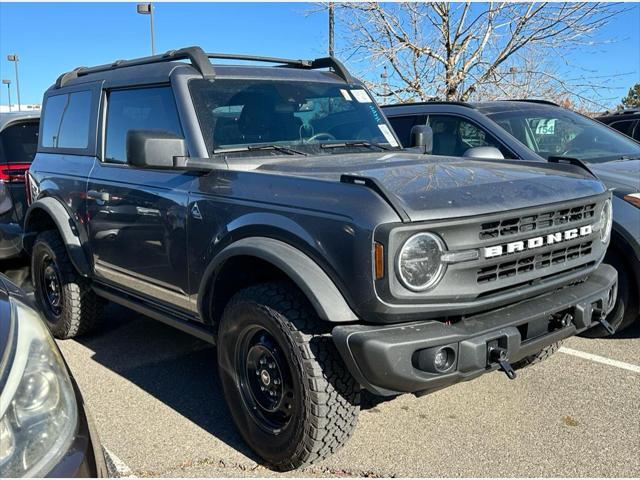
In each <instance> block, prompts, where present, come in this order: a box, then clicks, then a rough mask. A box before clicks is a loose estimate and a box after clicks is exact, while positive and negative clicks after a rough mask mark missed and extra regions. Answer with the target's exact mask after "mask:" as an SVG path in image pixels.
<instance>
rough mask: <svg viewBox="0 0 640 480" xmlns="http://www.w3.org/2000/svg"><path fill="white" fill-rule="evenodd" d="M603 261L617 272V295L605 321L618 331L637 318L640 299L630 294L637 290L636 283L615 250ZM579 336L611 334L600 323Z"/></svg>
mask: <svg viewBox="0 0 640 480" xmlns="http://www.w3.org/2000/svg"><path fill="white" fill-rule="evenodd" d="M604 263H608V264H609V265H611V266H612V267H613V268H615V269H616V270H617V272H618V297H617V298H616V303H615V305H614V306H613V309H612V310H611V313H609V315H607V322H609V323H610V324H611V326H613V327H614V328H615V329H616V333H619V332H622V331H623V330H624V329H625V328H627V327H630V326H631V325H632V324H633V323H634V322H636V321H638V320H639V313H640V301H639V299H638V297H637V296H636V295H633V294H632V292H637V291H638V285H636V282H635V279H634V278H633V277H632V276H631V275H630V273H629V271H628V268H629V267H628V266H627V264H625V260H624V258H623V257H622V256H621V255H620V254H619V253H617V251H615V253H611V254H607V256H606V257H605V259H604ZM580 336H582V337H587V338H604V337H609V336H611V334H610V333H609V331H608V330H607V329H606V328H604V327H603V326H602V325H598V326H596V327H593V328H590V329H589V330H587V331H585V332H582V333H581V334H580Z"/></svg>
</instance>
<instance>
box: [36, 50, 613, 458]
mask: <svg viewBox="0 0 640 480" xmlns="http://www.w3.org/2000/svg"><path fill="white" fill-rule="evenodd" d="M210 59H233V60H249V61H253V62H254V63H257V62H262V63H268V62H270V63H274V64H275V66H271V67H265V66H256V65H218V64H213V63H212V62H211V61H210ZM185 60H187V61H188V62H185ZM327 69H328V70H327ZM43 104H44V111H43V119H42V122H41V134H40V145H39V148H38V153H37V155H36V159H35V161H34V163H33V165H32V167H31V170H30V172H29V189H30V195H31V199H32V202H33V203H32V204H31V206H30V208H29V211H28V213H27V218H26V230H27V237H26V238H25V247H26V248H27V249H28V251H29V252H30V253H31V254H32V275H33V279H34V282H35V288H36V298H37V300H38V302H39V304H40V306H41V308H42V310H43V312H44V314H45V316H46V318H47V320H48V322H49V326H50V328H51V329H52V331H53V332H54V334H55V335H56V336H57V337H59V338H69V337H73V336H76V335H79V334H82V333H85V332H87V331H89V330H90V329H91V328H92V327H93V326H94V325H95V324H96V322H97V321H98V318H99V313H100V310H101V307H102V305H103V302H104V300H111V301H114V302H117V303H119V304H122V305H125V306H127V307H130V308H132V309H134V310H136V311H138V312H141V313H143V314H145V315H149V316H151V317H153V318H156V319H158V320H160V321H162V322H165V323H168V324H170V325H173V326H175V327H177V328H179V329H181V330H183V331H186V332H189V333H191V334H193V335H195V336H197V337H199V338H202V339H204V340H206V341H209V342H211V343H215V344H216V345H217V356H218V369H219V373H220V379H221V383H222V388H223V390H224V394H225V397H226V400H227V402H228V405H229V409H230V410H231V414H232V417H233V419H234V421H235V423H236V425H237V427H238V429H239V431H240V433H241V434H242V436H243V437H244V439H245V440H246V441H247V443H248V444H249V445H250V446H251V448H252V449H253V450H254V451H255V452H257V453H258V454H259V455H260V456H261V457H262V458H263V459H264V460H265V462H266V463H267V464H268V465H270V466H271V467H272V468H275V469H280V470H287V469H292V468H296V467H299V466H301V465H304V464H307V463H310V462H313V461H316V460H319V459H322V458H324V457H327V456H328V455H330V454H331V453H333V452H335V451H336V450H337V449H338V448H340V446H341V445H343V444H344V443H345V442H346V440H347V439H348V438H349V437H350V435H351V433H352V431H353V428H354V427H355V425H356V421H357V416H358V412H359V403H360V390H361V388H362V387H364V388H366V389H367V390H369V391H371V392H373V393H375V394H378V395H383V396H393V395H397V394H398V393H402V392H413V393H416V394H421V393H426V392H429V391H433V390H436V389H439V388H442V387H446V386H449V385H452V384H454V383H456V382H460V381H465V380H470V379H472V378H475V377H477V376H479V375H481V374H483V373H486V372H490V371H493V370H497V369H499V368H501V369H502V370H504V371H505V372H506V373H507V374H508V375H509V376H510V377H512V378H513V377H515V375H516V374H515V372H514V368H520V367H522V366H525V365H528V364H530V363H532V362H535V361H538V360H540V359H542V358H545V357H546V356H548V355H549V354H550V353H552V352H553V351H554V350H555V349H556V348H557V345H558V342H560V341H561V340H562V339H564V338H566V337H569V336H571V335H574V334H575V333H577V332H581V331H583V330H585V329H587V328H589V327H591V326H592V325H594V324H597V323H598V322H602V321H604V319H605V316H606V314H607V313H608V311H609V310H610V309H611V307H612V305H613V303H614V302H615V296H616V288H617V287H616V282H617V277H616V272H615V270H614V269H613V268H612V267H610V266H608V265H605V264H602V263H601V262H602V258H603V256H604V253H605V250H606V248H607V245H608V242H609V234H610V227H611V195H610V193H609V192H607V190H606V189H605V188H604V186H603V185H602V183H601V182H599V181H598V180H597V179H595V178H593V177H592V176H590V175H588V173H586V172H585V171H584V170H583V169H581V168H579V167H576V166H573V165H547V164H540V163H523V162H520V163H508V162H501V163H495V162H483V163H479V162H471V161H467V160H463V159H459V158H438V159H436V160H434V159H432V158H430V157H427V156H424V155H420V154H415V153H411V152H408V151H405V150H403V149H402V148H400V147H399V144H398V140H397V138H396V137H395V136H394V134H393V133H392V132H391V128H390V126H389V125H388V123H387V121H386V120H385V117H384V115H383V114H382V112H381V111H380V109H379V108H378V106H377V105H376V103H375V102H374V101H373V100H372V98H371V96H370V95H369V93H368V92H367V90H366V88H364V86H363V85H362V83H361V82H360V81H358V80H356V79H355V78H353V77H352V76H351V75H350V74H349V72H348V71H347V70H346V69H345V68H344V66H343V65H342V64H341V63H340V62H339V61H337V60H336V59H334V58H321V59H316V60H309V61H307V60H303V61H300V60H286V59H277V58H260V57H246V56H237V55H235V56H234V55H225V54H207V53H204V52H203V51H202V50H201V49H200V48H197V47H190V48H186V49H182V50H176V51H171V52H167V53H166V54H164V55H158V56H155V57H147V58H142V59H138V60H131V61H118V62H115V63H113V64H109V65H104V66H100V67H94V68H80V69H77V70H74V71H72V72H69V73H66V74H64V75H62V76H61V77H60V78H59V79H58V81H57V82H56V84H55V85H53V86H52V87H51V88H50V89H49V90H48V91H47V92H46V93H45V96H44V101H43ZM212 368H213V365H212ZM185 394H187V395H188V392H185ZM203 408H213V407H207V406H204V405H203Z"/></svg>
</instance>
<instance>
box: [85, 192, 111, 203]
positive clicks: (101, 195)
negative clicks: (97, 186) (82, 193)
mask: <svg viewBox="0 0 640 480" xmlns="http://www.w3.org/2000/svg"><path fill="white" fill-rule="evenodd" d="M87 198H91V199H93V200H102V201H103V202H108V201H109V200H110V199H111V195H109V194H108V193H107V192H99V191H97V190H89V191H87Z"/></svg>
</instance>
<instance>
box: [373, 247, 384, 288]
mask: <svg viewBox="0 0 640 480" xmlns="http://www.w3.org/2000/svg"><path fill="white" fill-rule="evenodd" d="M373 252H374V255H373V257H374V266H375V273H376V280H380V279H381V278H382V277H384V247H383V246H382V244H381V243H378V242H375V243H374V244H373Z"/></svg>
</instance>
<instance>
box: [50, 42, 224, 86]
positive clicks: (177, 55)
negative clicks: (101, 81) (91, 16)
mask: <svg viewBox="0 0 640 480" xmlns="http://www.w3.org/2000/svg"><path fill="white" fill-rule="evenodd" d="M174 60H189V61H191V65H193V67H194V68H195V69H196V70H198V71H199V72H200V73H201V74H202V75H203V76H204V77H213V76H214V71H213V66H212V65H211V62H209V59H208V57H207V55H206V54H205V53H204V52H203V50H202V49H201V48H200V47H187V48H181V49H179V50H169V51H168V52H165V53H162V54H159V55H152V56H149V57H142V58H136V59H134V60H116V61H115V62H112V63H109V64H105V65H98V66H96V67H90V68H87V67H78V68H76V69H74V70H72V71H70V72H67V73H64V74H62V75H60V76H59V77H58V80H57V81H56V87H57V88H60V87H63V86H64V85H65V84H66V83H67V82H69V81H71V80H73V79H76V78H78V77H80V76H84V75H89V74H91V73H98V72H106V71H109V70H114V69H117V68H124V67H135V66H138V65H149V64H152V63H161V62H171V61H174Z"/></svg>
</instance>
